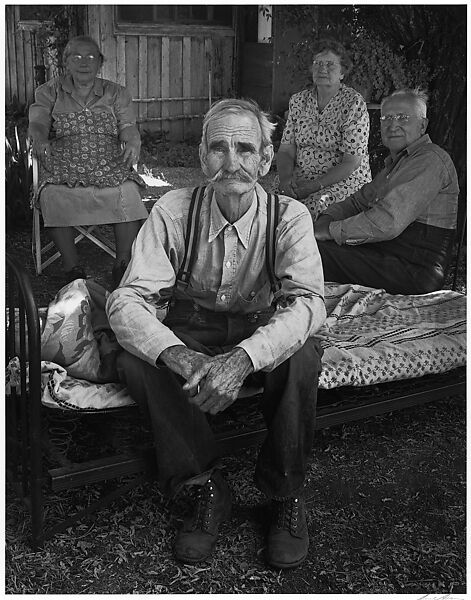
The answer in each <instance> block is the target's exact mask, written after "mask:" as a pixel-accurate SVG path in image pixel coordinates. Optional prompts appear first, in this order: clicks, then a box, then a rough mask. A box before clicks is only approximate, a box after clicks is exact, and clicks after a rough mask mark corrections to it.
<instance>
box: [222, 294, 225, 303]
mask: <svg viewBox="0 0 471 600" xmlns="http://www.w3.org/2000/svg"><path fill="white" fill-rule="evenodd" d="M225 299H226V294H222V296H221V300H222V301H223V302H224V300H225Z"/></svg>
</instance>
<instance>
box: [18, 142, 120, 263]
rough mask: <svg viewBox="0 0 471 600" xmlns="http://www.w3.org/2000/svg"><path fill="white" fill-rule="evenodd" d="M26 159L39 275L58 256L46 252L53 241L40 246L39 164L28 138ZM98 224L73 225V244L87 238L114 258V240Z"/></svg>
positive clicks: (58, 254)
mask: <svg viewBox="0 0 471 600" xmlns="http://www.w3.org/2000/svg"><path fill="white" fill-rule="evenodd" d="M28 161H29V168H30V171H31V178H32V189H33V193H32V196H31V208H32V211H33V232H32V253H33V260H34V265H35V268H36V274H37V275H41V273H42V272H43V270H44V269H45V268H46V267H48V266H49V265H50V264H51V263H53V262H54V261H55V260H56V259H58V258H59V257H60V253H59V252H55V253H54V254H52V255H51V256H49V257H48V258H43V257H46V255H47V254H48V253H50V252H51V250H52V249H53V248H54V243H53V242H48V243H47V244H46V245H44V246H41V215H40V213H41V211H40V208H39V195H38V187H39V164H38V160H37V158H36V157H35V156H33V152H32V147H31V143H30V141H29V140H28ZM98 227H99V226H98V225H87V226H82V225H75V226H74V229H76V231H77V236H76V237H75V239H74V242H75V244H78V242H80V241H81V240H83V239H85V238H87V239H89V240H90V241H91V242H93V243H94V244H96V245H97V246H98V247H99V248H101V249H102V250H104V251H105V252H107V253H108V254H109V255H110V256H112V257H113V258H116V248H115V245H114V242H112V241H111V240H109V239H108V238H106V236H105V235H103V233H102V232H101V231H100V230H99V229H98Z"/></svg>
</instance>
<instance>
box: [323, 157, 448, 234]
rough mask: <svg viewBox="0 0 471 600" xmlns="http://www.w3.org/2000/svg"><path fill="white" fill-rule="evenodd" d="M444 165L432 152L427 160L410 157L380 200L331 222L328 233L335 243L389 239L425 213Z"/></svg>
mask: <svg viewBox="0 0 471 600" xmlns="http://www.w3.org/2000/svg"><path fill="white" fill-rule="evenodd" d="M442 170H443V163H442V161H441V160H440V158H439V157H437V156H436V155H435V154H433V153H428V155H427V160H424V158H423V157H422V156H416V157H409V158H408V160H407V169H404V170H403V172H402V175H401V177H400V178H399V177H398V178H397V181H396V182H395V185H393V186H392V187H391V189H389V190H388V191H386V193H385V195H384V197H383V198H378V199H376V200H375V201H374V202H371V204H370V206H369V207H368V208H367V209H365V210H363V212H359V213H358V214H356V215H354V216H350V217H348V218H344V219H343V220H342V221H340V222H338V221H334V222H331V223H330V225H329V232H330V234H331V235H332V237H333V239H334V240H335V241H336V242H337V243H338V244H351V245H355V244H363V243H372V242H381V241H387V240H392V239H394V238H396V237H397V236H398V235H400V234H401V233H402V232H403V231H404V230H405V229H406V228H407V227H408V226H409V225H410V224H411V223H413V222H414V221H415V220H417V218H418V217H419V216H420V215H421V214H422V213H424V211H426V208H427V205H428V204H429V203H430V202H431V201H433V199H434V198H435V197H436V196H437V194H438V193H439V191H440V188H441V186H442V181H443V173H442Z"/></svg>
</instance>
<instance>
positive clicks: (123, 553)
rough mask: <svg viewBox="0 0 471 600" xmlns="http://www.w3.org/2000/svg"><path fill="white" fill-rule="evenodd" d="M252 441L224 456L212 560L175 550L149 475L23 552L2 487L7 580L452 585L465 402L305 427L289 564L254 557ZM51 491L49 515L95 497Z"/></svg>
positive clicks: (260, 515) (18, 516)
mask: <svg viewBox="0 0 471 600" xmlns="http://www.w3.org/2000/svg"><path fill="white" fill-rule="evenodd" d="M255 459H256V448H252V449H247V450H245V451H244V452H242V453H240V454H237V455H234V456H230V457H226V458H225V460H224V470H225V472H226V473H227V478H228V480H229V483H230V485H231V487H232V489H233V492H234V498H235V507H234V510H233V514H232V517H231V520H230V521H229V522H228V523H226V524H224V526H223V527H222V530H221V535H220V541H219V543H218V547H217V550H216V553H215V556H214V560H213V561H212V562H211V563H208V564H202V565H199V566H195V567H189V566H183V565H179V564H177V563H176V562H175V561H174V560H173V557H172V541H173V538H174V533H175V529H176V527H177V526H178V523H179V522H180V520H181V518H182V515H183V512H184V509H185V507H186V503H185V501H184V499H183V498H179V499H178V500H177V502H176V504H175V505H174V506H169V504H168V503H167V502H166V501H165V500H164V499H163V498H162V496H161V495H160V493H159V491H158V489H157V487H156V485H155V484H154V483H152V482H150V483H147V484H144V485H142V486H139V487H137V488H136V489H134V490H133V491H132V492H131V493H129V494H128V495H127V496H124V497H122V498H120V499H119V500H117V501H115V502H114V503H113V504H112V505H110V506H109V507H107V508H105V509H103V510H101V511H100V512H98V513H96V514H95V515H94V516H92V517H91V518H89V519H88V520H87V521H85V522H83V523H81V524H79V525H77V526H75V527H73V528H70V529H69V530H67V531H66V532H65V533H64V534H61V535H58V536H57V537H56V538H54V539H53V540H51V541H48V542H46V544H45V546H44V549H43V550H41V551H39V552H36V553H35V552H32V551H31V549H30V548H29V546H28V535H29V531H28V519H27V515H26V512H25V509H24V508H23V507H22V506H21V505H20V503H19V502H18V501H16V500H15V499H14V498H13V497H8V503H7V517H6V542H7V550H6V582H7V587H6V591H7V593H15V594H39V593H41V594H70V593H77V594H78V593H93V594H95V593H115V594H118V593H119V594H132V593H134V594H135V593H141V594H145V593H250V594H254V593H298V594H323V593H324V594H336V595H340V594H347V593H348V594H367V593H368V594H370V593H376V594H393V593H409V594H426V593H430V594H432V593H435V594H437V593H441V594H445V593H450V594H452V593H454V594H458V593H464V592H465V552H466V535H465V527H466V519H465V460H466V457H465V404H464V398H453V399H449V400H445V401H441V402H437V403H431V404H429V405H426V406H422V407H417V408H414V409H408V410H404V411H401V412H398V413H395V414H390V415H384V416H381V417H375V418H370V419H366V420H363V421H361V422H358V423H355V424H349V425H344V426H341V427H335V428H331V429H327V430H323V431H321V432H319V433H318V435H317V438H316V441H315V444H314V448H313V452H312V460H311V462H310V465H309V472H308V480H307V498H308V525H309V531H310V537H311V546H310V550H309V555H308V558H307V560H306V562H305V563H304V564H303V565H302V566H301V567H299V568H297V569H295V570H291V571H286V572H280V571H276V570H272V569H270V568H268V567H267V566H266V565H265V563H264V560H263V546H264V539H263V533H264V526H265V523H264V515H265V511H264V504H263V503H264V499H263V497H261V496H260V494H259V493H258V492H257V490H256V489H255V487H254V486H253V483H252V473H253V468H254V464H255ZM97 489H98V488H97V487H95V486H90V487H89V488H87V489H86V490H76V491H73V492H68V493H61V494H60V495H57V496H55V497H53V499H52V502H50V504H49V512H48V518H49V519H51V522H54V519H57V518H58V517H60V516H64V515H67V514H69V513H71V512H72V511H74V510H76V509H77V508H78V507H80V506H82V505H83V504H84V503H85V502H86V501H88V500H89V499H90V498H93V497H95V495H96V493H97Z"/></svg>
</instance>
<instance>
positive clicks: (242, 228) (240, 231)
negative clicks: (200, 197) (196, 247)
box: [208, 185, 259, 248]
mask: <svg viewBox="0 0 471 600" xmlns="http://www.w3.org/2000/svg"><path fill="white" fill-rule="evenodd" d="M257 188H258V185H257V186H256V187H255V188H254V194H253V198H252V204H251V205H250V207H249V209H248V211H247V212H246V213H244V214H243V215H242V216H241V218H240V219H239V220H238V221H236V222H235V223H229V221H228V220H227V219H226V217H225V216H224V215H223V214H222V212H221V209H220V208H219V205H218V203H217V202H216V197H215V195H214V193H213V190H212V189H211V190H210V191H208V193H211V195H212V197H211V219H210V225H209V233H208V241H209V243H211V242H213V241H214V240H215V239H216V238H217V236H218V235H219V234H220V233H221V231H223V230H224V229H225V228H226V227H227V226H230V225H232V226H233V227H234V228H235V230H236V231H237V235H238V237H239V240H240V242H241V243H242V245H243V246H244V248H247V247H248V245H249V237H250V232H251V230H252V223H253V220H254V218H255V214H256V212H257V207H258V191H259V190H258V189H257Z"/></svg>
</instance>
